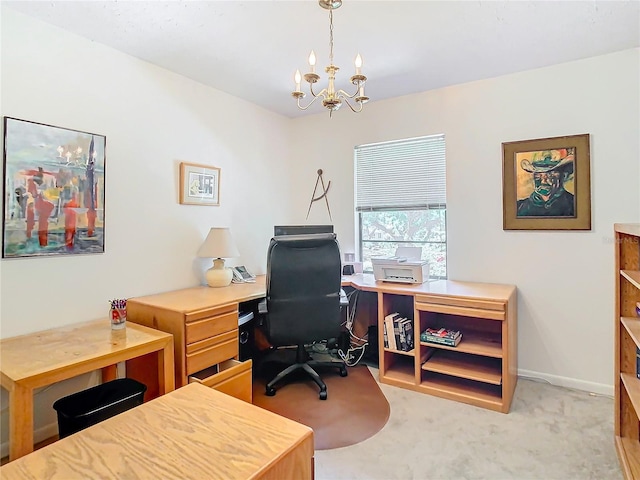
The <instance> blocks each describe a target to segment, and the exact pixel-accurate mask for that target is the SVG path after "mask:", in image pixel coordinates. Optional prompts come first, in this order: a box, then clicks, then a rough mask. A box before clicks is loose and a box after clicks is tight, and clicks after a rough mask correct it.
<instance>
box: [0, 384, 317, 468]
mask: <svg viewBox="0 0 640 480" xmlns="http://www.w3.org/2000/svg"><path fill="white" fill-rule="evenodd" d="M313 451H314V445H313V430H311V429H310V428H309V427H307V426H305V425H301V424H299V423H296V422H294V421H292V420H289V419H287V418H284V417H281V416H279V415H276V414H275V413H272V412H269V411H267V410H264V409H262V408H260V407H257V406H255V405H251V404H248V403H246V402H243V401H242V400H238V399H236V398H233V397H231V396H229V395H226V394H224V393H221V392H218V391H216V390H213V389H211V388H208V387H205V386H203V385H200V384H198V383H191V384H189V385H186V386H184V387H182V388H179V389H177V390H174V391H173V392H171V393H168V394H167V395H164V396H161V397H158V398H156V399H154V400H151V401H149V402H147V403H144V404H142V405H140V406H138V407H135V408H133V409H131V410H127V411H126V412H124V413H121V414H120V415H116V416H115V417H111V418H109V419H107V420H104V421H103V422H101V423H99V424H97V425H94V426H92V427H89V428H87V429H85V430H82V431H80V432H78V433H76V434H74V435H71V436H69V437H66V438H63V439H62V440H60V441H58V442H55V443H53V444H51V445H48V446H46V447H43V448H41V449H39V450H37V451H35V452H33V453H31V454H29V455H27V456H26V457H23V458H20V459H18V460H16V461H15V462H10V463H8V464H7V465H4V466H3V467H1V468H0V477H1V478H2V479H3V480H10V479H45V478H46V479H64V480H72V479H86V478H101V479H122V478H127V479H152V478H179V479H181V480H188V479H197V480H202V479H224V480H235V479H238V480H246V479H267V480H286V479H292V480H293V479H295V480H307V479H311V478H313Z"/></svg>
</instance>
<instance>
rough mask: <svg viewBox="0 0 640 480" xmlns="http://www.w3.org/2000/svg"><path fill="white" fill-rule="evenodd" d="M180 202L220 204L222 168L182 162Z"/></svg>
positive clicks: (186, 203) (188, 203)
mask: <svg viewBox="0 0 640 480" xmlns="http://www.w3.org/2000/svg"><path fill="white" fill-rule="evenodd" d="M180 203H181V204H182V205H220V169H219V168H218V167H211V166H208V165H198V164H196V163H187V162H181V163H180Z"/></svg>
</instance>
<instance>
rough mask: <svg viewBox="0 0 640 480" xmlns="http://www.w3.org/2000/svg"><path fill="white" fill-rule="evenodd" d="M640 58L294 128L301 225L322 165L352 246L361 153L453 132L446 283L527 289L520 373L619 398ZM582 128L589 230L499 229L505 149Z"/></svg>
mask: <svg viewBox="0 0 640 480" xmlns="http://www.w3.org/2000/svg"><path fill="white" fill-rule="evenodd" d="M639 52H640V50H638V49H633V50H627V51H623V52H619V53H615V54H611V55H606V56H601V57H596V58H590V59H586V60H582V61H577V62H571V63H566V64H562V65H557V66H553V67H548V68H543V69H538V70H533V71H528V72H523V73H518V74H514V75H507V76H503V77H499V78H494V79H489V80H485V81H479V82H473V83H468V84H464V85H458V86H453V87H449V88H443V89H439V90H433V91H428V92H424V93H421V94H416V95H409V96H405V97H400V98H395V99H390V100H385V101H380V102H372V103H370V104H368V105H367V106H366V107H365V111H364V112H363V113H360V114H359V115H355V114H353V113H351V112H350V111H348V110H345V111H342V110H341V111H339V112H337V113H336V114H334V116H333V118H332V119H329V115H328V113H324V114H320V115H314V116H312V117H305V118H300V119H297V120H295V121H294V127H293V132H294V135H293V137H292V138H293V139H295V143H294V145H295V148H294V150H293V152H294V155H295V154H296V153H297V156H298V157H299V158H307V159H308V161H307V162H305V163H302V162H301V163H297V164H294V165H295V167H296V169H297V171H296V172H294V174H295V176H296V177H297V178H300V179H301V181H299V182H298V183H297V184H296V185H295V187H296V191H295V195H296V197H297V198H298V199H299V200H298V201H297V202H296V208H297V213H296V215H297V218H298V219H304V215H306V211H307V206H308V201H309V200H308V199H309V198H310V195H311V192H312V190H313V184H314V183H313V182H314V181H315V180H314V179H315V171H316V169H318V168H322V169H323V170H325V172H326V177H327V180H331V182H332V183H331V191H330V193H329V201H330V204H331V207H332V214H333V218H334V221H335V222H336V231H337V232H338V235H339V239H340V243H341V247H342V249H343V251H353V250H354V243H355V240H354V230H353V147H354V146H355V145H359V144H364V143H372V142H381V141H386V140H394V139H400V138H408V137H414V136H421V135H430V134H436V133H444V134H445V137H446V149H447V150H446V151H447V209H448V217H447V221H448V225H447V229H448V246H449V250H448V267H449V278H450V279H453V280H466V281H479V282H493V283H511V284H515V285H516V286H517V287H518V291H519V295H518V361H519V368H520V373H521V374H523V375H535V376H537V377H542V378H545V379H547V380H549V381H552V382H553V383H556V384H560V385H565V386H570V387H576V388H581V389H585V390H592V391H597V392H601V393H607V394H612V393H613V389H612V385H613V305H614V283H613V278H614V277H613V268H614V263H613V260H614V259H613V241H612V239H613V235H612V231H613V223H614V222H637V221H639V220H640V182H639V179H640V160H639V159H640V140H639V131H640V120H639V118H640V108H639V107H640V96H639V95H640V94H639V89H638V85H639V84H640V78H639V72H640V65H639ZM371 81H372V82H373V81H375V78H373V79H371ZM329 129H330V131H331V133H330V135H329V134H327V133H326V132H328V131H329ZM583 133H589V134H590V135H591V177H592V185H591V195H592V230H591V231H586V232H565V231H556V232H553V231H546V232H530V231H529V232H527V231H503V230H502V147H501V143H502V142H508V141H516V140H525V139H534V138H544V137H555V136H562V135H574V134H583ZM398 188H402V186H398ZM322 208H324V207H323V206H314V209H318V210H317V213H318V214H319V215H320V214H321V213H322V210H321V209H322Z"/></svg>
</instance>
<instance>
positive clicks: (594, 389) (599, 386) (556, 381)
mask: <svg viewBox="0 0 640 480" xmlns="http://www.w3.org/2000/svg"><path fill="white" fill-rule="evenodd" d="M518 377H522V378H530V379H532V380H543V381H545V382H548V383H550V384H551V385H555V386H557V387H565V388H573V389H574V390H582V391H584V392H589V393H595V394H598V395H605V396H607V397H611V398H613V385H606V384H604V383H595V382H587V381H585V380H577V379H575V378H569V377H561V376H559V375H550V374H548V373H541V372H534V371H531V370H523V369H518Z"/></svg>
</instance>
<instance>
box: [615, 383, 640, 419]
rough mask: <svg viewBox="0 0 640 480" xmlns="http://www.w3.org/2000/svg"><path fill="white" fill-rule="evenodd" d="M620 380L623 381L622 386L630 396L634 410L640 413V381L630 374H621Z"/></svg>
mask: <svg viewBox="0 0 640 480" xmlns="http://www.w3.org/2000/svg"><path fill="white" fill-rule="evenodd" d="M620 379H621V380H622V385H623V386H624V389H625V391H626V393H627V395H628V396H629V400H631V404H632V405H633V409H634V410H635V411H636V412H640V379H638V377H636V376H635V375H631V374H630V373H621V374H620Z"/></svg>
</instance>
